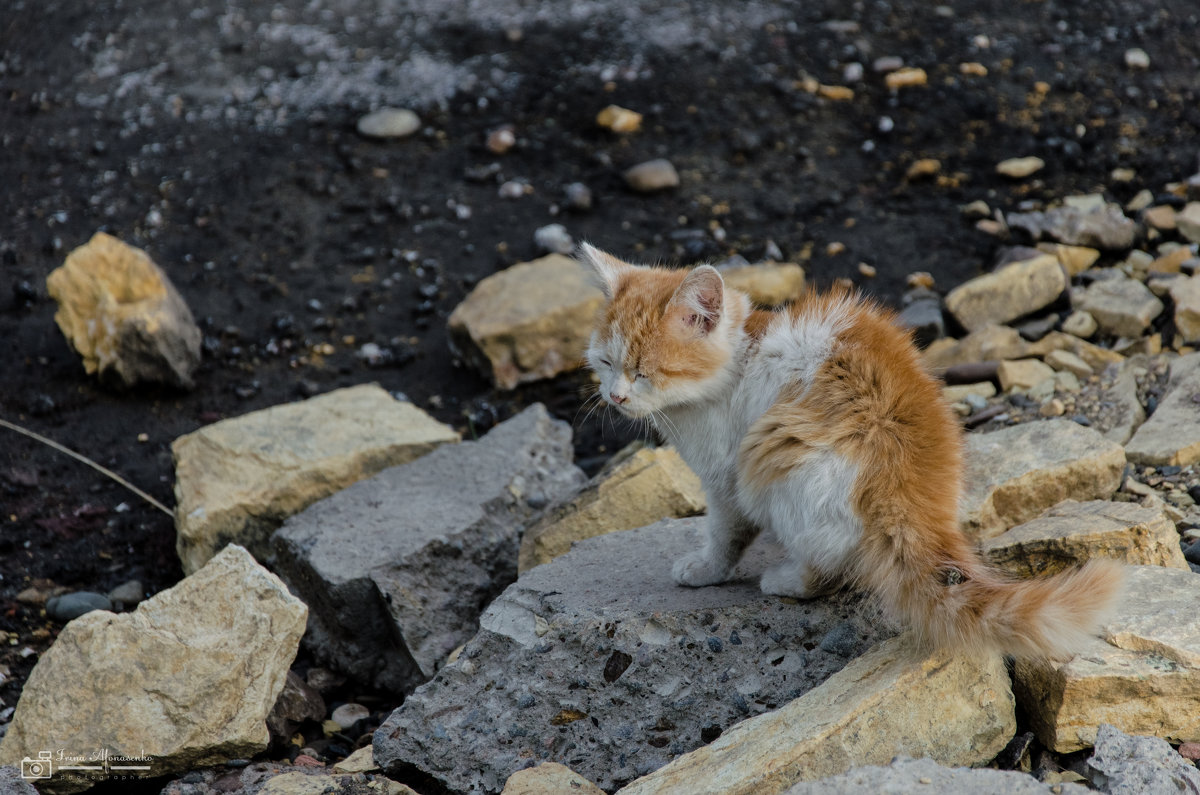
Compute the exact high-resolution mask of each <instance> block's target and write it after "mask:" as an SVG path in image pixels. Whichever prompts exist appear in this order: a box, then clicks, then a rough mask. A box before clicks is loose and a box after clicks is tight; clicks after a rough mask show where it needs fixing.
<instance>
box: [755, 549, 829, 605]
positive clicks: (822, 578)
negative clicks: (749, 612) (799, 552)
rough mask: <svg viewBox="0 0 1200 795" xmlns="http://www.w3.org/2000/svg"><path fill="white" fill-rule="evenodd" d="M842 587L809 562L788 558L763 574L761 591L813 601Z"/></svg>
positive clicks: (760, 582)
mask: <svg viewBox="0 0 1200 795" xmlns="http://www.w3.org/2000/svg"><path fill="white" fill-rule="evenodd" d="M839 587H841V580H840V578H838V577H833V576H830V575H828V574H826V573H825V572H822V571H819V570H818V569H816V568H814V567H813V566H812V565H810V564H809V563H808V562H801V561H795V560H793V559H792V558H790V557H789V558H787V559H785V560H784V561H782V562H780V563H776V564H775V565H774V566H771V567H770V568H769V569H767V570H766V571H764V572H763V574H762V579H761V580H759V589H760V590H761V591H762V592H763V593H765V594H771V595H772V596H792V597H795V598H796V599H812V598H814V597H817V596H824V595H825V594H830V593H833V592H834V591H836V590H837V589H838V588H839Z"/></svg>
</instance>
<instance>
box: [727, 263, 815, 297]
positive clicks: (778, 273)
mask: <svg viewBox="0 0 1200 795" xmlns="http://www.w3.org/2000/svg"><path fill="white" fill-rule="evenodd" d="M719 270H720V272H721V278H723V279H724V280H725V284H726V285H728V286H729V287H732V288H733V289H735V290H741V291H742V292H744V293H746V294H747V295H749V296H750V300H751V301H752V302H753V303H755V304H757V305H758V306H767V307H774V306H779V305H781V304H783V303H786V302H787V301H792V300H795V299H796V298H799V297H800V295H801V294H802V293H803V292H804V269H803V268H801V267H800V266H799V265H797V264H795V263H793V262H762V263H759V264H757V265H740V266H734V267H723V268H720V269H719Z"/></svg>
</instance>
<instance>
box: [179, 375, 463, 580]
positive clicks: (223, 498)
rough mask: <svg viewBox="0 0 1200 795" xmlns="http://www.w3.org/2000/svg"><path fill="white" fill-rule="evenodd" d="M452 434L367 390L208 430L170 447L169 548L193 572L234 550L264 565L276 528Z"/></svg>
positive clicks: (360, 388)
mask: <svg viewBox="0 0 1200 795" xmlns="http://www.w3.org/2000/svg"><path fill="white" fill-rule="evenodd" d="M456 441H458V434H457V433H456V432H455V431H454V430H453V429H452V428H450V427H448V426H446V425H443V424H442V423H440V422H437V421H436V420H434V419H433V418H432V417H430V416H429V415H428V414H426V413H425V412H424V411H422V410H421V409H419V408H417V407H416V406H414V405H413V404H411V403H408V402H404V401H398V400H395V399H394V398H392V397H391V396H390V395H389V394H388V393H387V392H386V391H384V390H383V389H382V388H380V387H379V386H377V385H375V384H363V385H360V386H356V387H349V388H347V389H338V390H335V391H333V392H328V393H326V394H324V395H319V396H317V397H314V398H310V399H308V400H305V401H301V402H298V403H288V404H284V405H280V406H273V407H271V408H269V409H263V410H261V411H255V412H251V413H249V414H244V415H242V416H241V417H234V418H232V419H228V420H222V421H221V422H216V423H213V424H212V425H207V426H205V427H203V428H201V429H200V430H198V431H193V432H192V433H189V434H187V435H185V436H181V437H179V438H178V439H176V440H175V442H174V443H173V444H172V445H171V452H172V454H173V455H174V458H175V506H176V507H175V526H176V531H177V533H178V536H177V539H176V549H177V551H178V553H179V559H180V560H181V561H182V562H183V570H184V571H185V572H192V571H195V570H196V569H198V568H200V567H201V566H203V565H204V564H205V562H206V561H208V559H209V558H211V557H212V556H213V555H214V554H216V553H217V551H218V550H220V549H221V547H223V546H225V544H227V543H230V542H234V543H237V544H241V545H242V546H244V547H246V548H247V549H249V550H250V552H251V553H252V554H254V555H255V556H256V557H258V558H259V559H260V560H263V559H264V557H265V555H266V553H267V551H268V543H269V540H270V537H271V534H272V533H273V532H274V531H275V530H276V529H277V528H278V527H279V525H280V524H282V522H283V520H284V519H286V518H287V517H288V516H291V515H292V514H294V513H297V512H299V511H301V510H303V509H304V508H306V507H308V506H309V505H311V504H312V503H314V502H316V501H317V500H320V499H323V498H324V497H328V496H329V495H330V494H333V493H334V492H336V491H338V490H340V489H343V488H345V487H346V486H349V485H350V484H351V483H354V482H355V481H358V480H362V479H363V478H365V477H369V476H371V475H374V474H375V473H376V472H378V471H380V470H381V469H384V468H386V467H389V466H396V465H398V464H403V463H406V462H408V461H411V460H413V459H414V458H418V457H420V456H422V455H424V454H426V453H428V452H430V451H431V450H433V449H434V448H436V447H438V446H439V445H441V444H445V443H447V442H456Z"/></svg>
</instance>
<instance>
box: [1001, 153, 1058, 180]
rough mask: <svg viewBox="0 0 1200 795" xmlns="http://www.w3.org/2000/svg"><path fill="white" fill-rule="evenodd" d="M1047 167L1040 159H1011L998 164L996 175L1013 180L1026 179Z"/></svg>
mask: <svg viewBox="0 0 1200 795" xmlns="http://www.w3.org/2000/svg"><path fill="white" fill-rule="evenodd" d="M1045 167H1046V161H1045V160H1042V159H1041V158H1040V157H1010V158H1009V159H1007V160H1001V161H1000V162H999V163H997V164H996V173H997V174H1000V175H1001V176H1005V177H1011V178H1012V179H1024V178H1025V177H1029V176H1032V175H1034V174H1036V173H1037V172H1039V171H1041V170H1042V169H1043V168H1045Z"/></svg>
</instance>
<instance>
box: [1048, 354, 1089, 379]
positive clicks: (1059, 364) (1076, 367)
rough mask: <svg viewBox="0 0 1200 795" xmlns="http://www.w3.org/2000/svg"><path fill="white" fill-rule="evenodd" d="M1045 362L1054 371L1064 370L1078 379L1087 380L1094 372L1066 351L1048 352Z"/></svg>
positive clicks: (1080, 359) (1077, 357)
mask: <svg viewBox="0 0 1200 795" xmlns="http://www.w3.org/2000/svg"><path fill="white" fill-rule="evenodd" d="M1045 362H1046V364H1048V365H1050V366H1051V367H1053V368H1054V369H1055V370H1065V371H1066V372H1068V373H1074V374H1075V375H1076V376H1078V377H1079V378H1087V377H1088V376H1089V375H1091V374H1092V373H1093V372H1094V370H1092V366H1091V365H1090V364H1088V363H1087V362H1085V361H1084V360H1083V359H1082V358H1080V357H1079V356H1077V355H1075V354H1074V353H1071V352H1070V351H1068V350H1057V351H1050V352H1049V353H1047V354H1046V356H1045Z"/></svg>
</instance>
